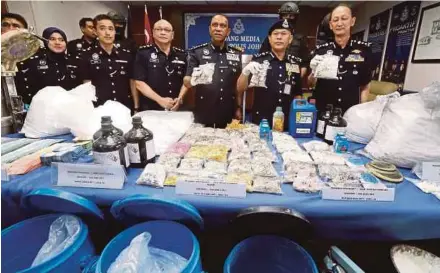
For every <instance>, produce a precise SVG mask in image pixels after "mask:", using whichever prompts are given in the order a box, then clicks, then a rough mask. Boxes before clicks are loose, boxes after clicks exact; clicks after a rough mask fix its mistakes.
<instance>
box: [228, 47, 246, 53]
mask: <svg viewBox="0 0 440 273" xmlns="http://www.w3.org/2000/svg"><path fill="white" fill-rule="evenodd" d="M228 49H233V50H236V51H238V52H244V50H243V48H241V47H235V46H230V45H228Z"/></svg>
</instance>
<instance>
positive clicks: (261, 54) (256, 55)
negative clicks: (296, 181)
mask: <svg viewBox="0 0 440 273" xmlns="http://www.w3.org/2000/svg"><path fill="white" fill-rule="evenodd" d="M268 54H270V51H266V52H261V53H257V54H254V55H253V56H252V59H253V58H258V57H263V56H266V55H268Z"/></svg>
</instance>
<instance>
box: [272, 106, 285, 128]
mask: <svg viewBox="0 0 440 273" xmlns="http://www.w3.org/2000/svg"><path fill="white" fill-rule="evenodd" d="M272 120H273V121H272V130H274V131H276V132H284V113H283V108H282V107H281V106H277V108H276V110H275V112H274V113H273V119H272Z"/></svg>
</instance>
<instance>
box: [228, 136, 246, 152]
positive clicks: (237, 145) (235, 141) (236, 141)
mask: <svg viewBox="0 0 440 273" xmlns="http://www.w3.org/2000/svg"><path fill="white" fill-rule="evenodd" d="M229 141H230V143H231V148H232V149H239V150H240V149H245V148H247V146H246V143H245V142H244V140H243V139H242V138H239V137H233V136H231V138H230V140H229Z"/></svg>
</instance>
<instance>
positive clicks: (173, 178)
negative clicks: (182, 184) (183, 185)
mask: <svg viewBox="0 0 440 273" xmlns="http://www.w3.org/2000/svg"><path fill="white" fill-rule="evenodd" d="M178 178H179V175H178V174H177V173H175V172H168V174H167V178H165V181H164V182H163V185H164V186H171V187H174V186H176V183H177V179H178Z"/></svg>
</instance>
